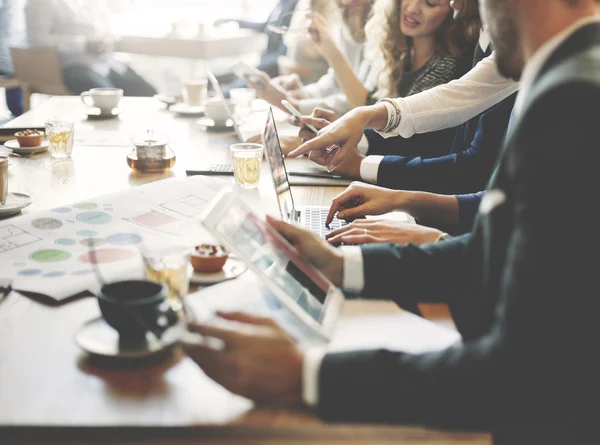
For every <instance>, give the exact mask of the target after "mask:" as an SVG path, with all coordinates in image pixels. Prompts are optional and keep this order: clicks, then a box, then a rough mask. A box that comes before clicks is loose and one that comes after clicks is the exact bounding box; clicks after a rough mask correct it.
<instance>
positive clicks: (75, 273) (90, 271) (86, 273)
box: [71, 269, 94, 275]
mask: <svg viewBox="0 0 600 445" xmlns="http://www.w3.org/2000/svg"><path fill="white" fill-rule="evenodd" d="M91 273H94V271H93V270H91V269H85V270H78V271H76V272H73V273H72V274H71V275H89V274H91Z"/></svg>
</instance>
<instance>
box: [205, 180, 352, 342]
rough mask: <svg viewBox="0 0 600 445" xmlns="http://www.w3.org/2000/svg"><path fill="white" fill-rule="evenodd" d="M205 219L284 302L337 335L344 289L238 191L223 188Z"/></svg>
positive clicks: (314, 326)
mask: <svg viewBox="0 0 600 445" xmlns="http://www.w3.org/2000/svg"><path fill="white" fill-rule="evenodd" d="M203 224H204V226H205V227H206V228H207V229H208V230H209V231H210V232H211V233H212V234H213V235H214V236H215V237H216V238H217V239H218V240H219V241H220V242H221V244H223V246H224V247H225V248H226V249H228V250H229V251H230V252H233V253H235V254H236V255H237V256H238V257H239V258H240V259H241V260H242V261H244V262H245V263H246V264H247V265H248V267H249V268H250V269H252V270H253V271H254V272H255V273H256V274H257V275H258V277H259V278H260V279H261V282H262V283H263V284H264V285H265V286H266V287H267V288H268V289H269V290H270V291H271V292H272V293H273V295H274V296H275V297H276V298H277V299H278V300H279V302H280V303H281V304H282V305H284V306H285V307H286V308H287V309H289V310H290V311H291V312H293V313H294V314H295V315H296V316H297V317H298V318H299V319H300V320H301V321H302V322H303V323H304V324H305V325H306V326H307V327H309V328H310V329H311V331H313V332H314V333H316V334H317V335H318V336H319V337H321V338H322V339H324V340H330V339H331V333H332V331H333V328H334V325H335V322H336V321H337V319H338V317H339V313H340V311H341V308H342V304H343V302H344V294H343V293H342V292H341V291H340V290H339V289H338V288H337V287H335V286H334V285H333V283H331V281H329V280H328V279H327V278H326V277H325V276H324V275H323V274H322V273H321V272H319V271H318V270H317V269H315V268H314V267H313V266H312V265H311V264H309V263H308V262H307V261H306V260H304V258H303V257H301V256H300V255H299V254H298V253H297V251H296V249H295V248H294V247H293V246H292V245H291V244H290V243H289V242H288V241H287V240H286V239H284V238H283V237H282V236H281V235H280V234H279V233H278V232H277V231H275V230H274V229H273V228H272V227H271V226H269V225H268V224H267V223H266V222H265V221H264V220H263V219H262V218H261V217H259V216H257V215H256V214H255V213H254V212H253V211H252V210H251V209H250V207H249V206H248V205H247V204H245V202H244V201H243V200H242V198H241V197H240V196H239V195H238V194H236V193H235V192H233V191H230V190H225V191H223V192H221V193H220V194H219V195H218V196H217V197H216V198H215V200H214V201H213V203H212V205H211V207H210V208H209V209H208V211H207V212H206V214H205V215H204V219H203Z"/></svg>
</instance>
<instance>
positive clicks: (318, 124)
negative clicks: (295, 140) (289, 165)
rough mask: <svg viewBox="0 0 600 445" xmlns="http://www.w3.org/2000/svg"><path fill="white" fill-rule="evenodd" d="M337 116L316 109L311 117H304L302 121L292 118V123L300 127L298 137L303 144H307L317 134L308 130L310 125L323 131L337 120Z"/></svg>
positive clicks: (333, 113) (329, 111) (327, 111)
mask: <svg viewBox="0 0 600 445" xmlns="http://www.w3.org/2000/svg"><path fill="white" fill-rule="evenodd" d="M337 118H338V117H337V115H336V114H335V112H333V111H331V110H325V109H323V108H318V107H317V108H315V109H314V110H313V112H312V113H311V115H310V116H303V117H302V118H300V119H297V118H295V117H292V118H291V119H290V123H291V124H292V125H296V126H298V127H300V132H299V133H298V137H299V138H300V139H302V142H306V141H308V140H310V139H312V138H314V137H315V136H316V135H317V134H316V133H315V132H314V131H312V130H310V129H309V128H308V125H312V126H313V127H315V128H316V129H317V130H321V129H322V128H325V127H326V126H328V125H329V124H330V123H331V122H334V121H336V120H337Z"/></svg>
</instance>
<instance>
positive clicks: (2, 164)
mask: <svg viewBox="0 0 600 445" xmlns="http://www.w3.org/2000/svg"><path fill="white" fill-rule="evenodd" d="M7 198H8V157H6V156H2V155H0V207H2V206H3V205H4V204H6V199H7Z"/></svg>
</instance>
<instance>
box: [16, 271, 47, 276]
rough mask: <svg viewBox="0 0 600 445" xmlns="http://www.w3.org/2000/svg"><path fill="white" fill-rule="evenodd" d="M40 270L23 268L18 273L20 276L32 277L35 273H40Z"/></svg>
mask: <svg viewBox="0 0 600 445" xmlns="http://www.w3.org/2000/svg"><path fill="white" fill-rule="evenodd" d="M41 273H42V271H41V270H39V269H25V270H22V271H20V272H19V275H21V276H22V277H34V276H36V275H39V274H41Z"/></svg>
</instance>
